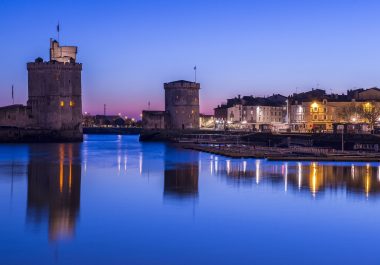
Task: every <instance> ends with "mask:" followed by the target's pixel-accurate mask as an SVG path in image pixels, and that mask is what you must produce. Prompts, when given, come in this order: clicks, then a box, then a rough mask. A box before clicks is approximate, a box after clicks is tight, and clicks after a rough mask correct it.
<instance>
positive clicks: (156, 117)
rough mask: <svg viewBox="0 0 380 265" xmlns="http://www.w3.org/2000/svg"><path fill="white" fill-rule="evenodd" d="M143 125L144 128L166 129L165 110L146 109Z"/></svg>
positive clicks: (143, 114)
mask: <svg viewBox="0 0 380 265" xmlns="http://www.w3.org/2000/svg"><path fill="white" fill-rule="evenodd" d="M142 126H143V128H144V129H165V111H150V110H144V111H143V113H142Z"/></svg>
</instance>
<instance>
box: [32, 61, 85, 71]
mask: <svg viewBox="0 0 380 265" xmlns="http://www.w3.org/2000/svg"><path fill="white" fill-rule="evenodd" d="M26 65H27V69H28V71H29V70H62V71H65V70H67V71H73V70H77V71H81V70H82V64H81V63H70V62H66V63H63V62H57V61H50V62H30V63H27V64H26Z"/></svg>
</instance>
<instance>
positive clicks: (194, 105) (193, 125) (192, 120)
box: [164, 80, 200, 129]
mask: <svg viewBox="0 0 380 265" xmlns="http://www.w3.org/2000/svg"><path fill="white" fill-rule="evenodd" d="M164 89H165V111H166V113H167V115H168V119H166V120H165V124H166V126H165V127H166V128H167V129H199V89H200V84H199V83H195V82H189V81H185V80H179V81H174V82H170V83H164Z"/></svg>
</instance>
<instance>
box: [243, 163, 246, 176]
mask: <svg viewBox="0 0 380 265" xmlns="http://www.w3.org/2000/svg"><path fill="white" fill-rule="evenodd" d="M246 171H247V161H243V173H244V174H245V172H246Z"/></svg>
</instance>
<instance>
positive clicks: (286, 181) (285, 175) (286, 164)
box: [284, 163, 288, 192]
mask: <svg viewBox="0 0 380 265" xmlns="http://www.w3.org/2000/svg"><path fill="white" fill-rule="evenodd" d="M284 178H285V192H287V191H288V163H285V173H284Z"/></svg>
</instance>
